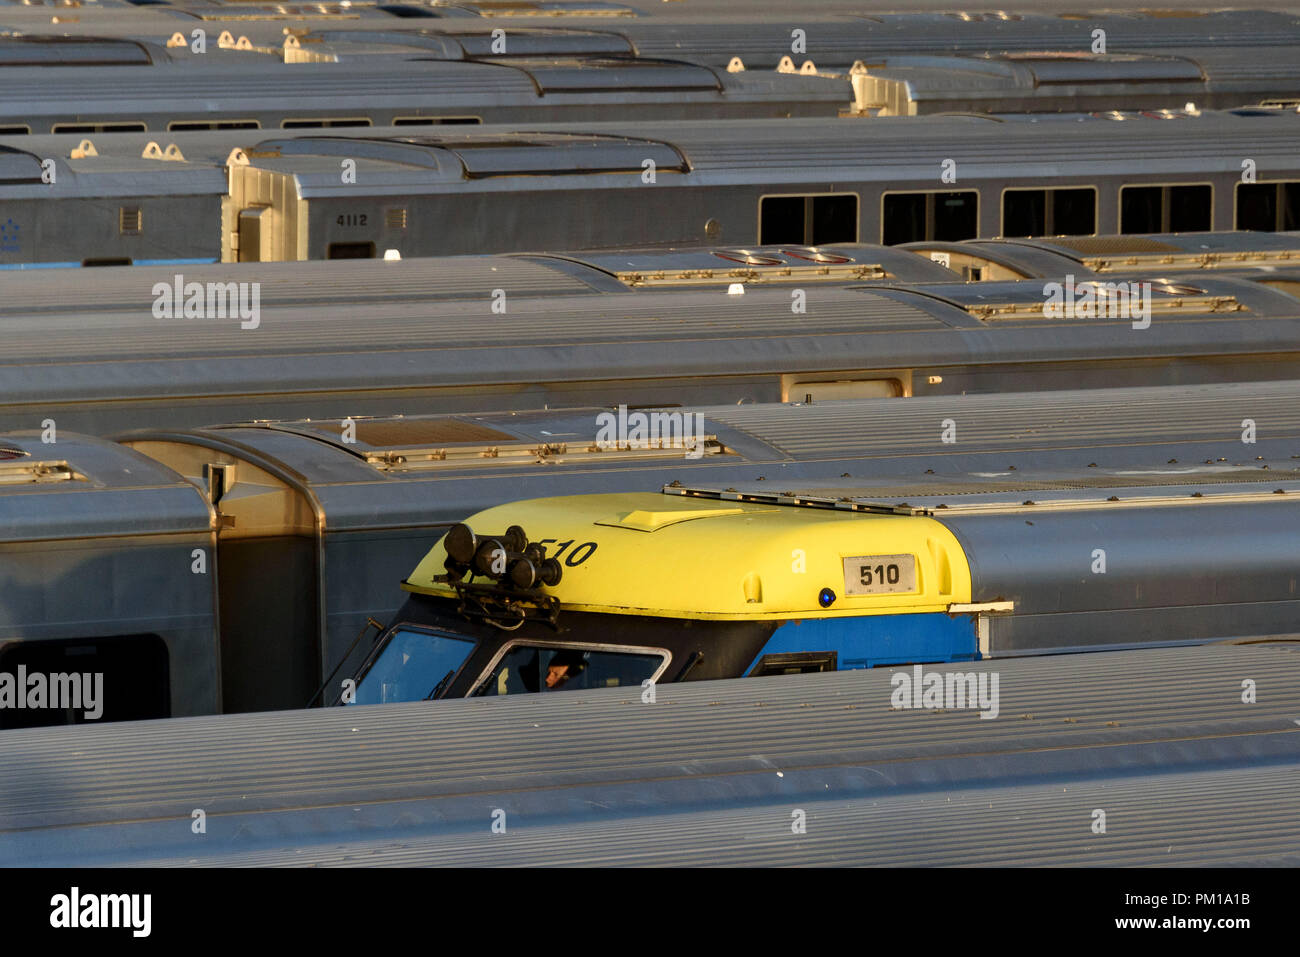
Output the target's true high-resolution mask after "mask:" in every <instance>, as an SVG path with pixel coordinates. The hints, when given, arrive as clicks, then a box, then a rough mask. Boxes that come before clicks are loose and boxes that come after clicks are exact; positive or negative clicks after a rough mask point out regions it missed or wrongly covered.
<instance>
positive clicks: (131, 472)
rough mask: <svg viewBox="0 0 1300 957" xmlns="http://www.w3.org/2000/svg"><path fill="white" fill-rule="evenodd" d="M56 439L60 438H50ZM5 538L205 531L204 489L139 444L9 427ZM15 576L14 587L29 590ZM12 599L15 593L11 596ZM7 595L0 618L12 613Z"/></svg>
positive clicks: (3, 486)
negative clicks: (141, 450)
mask: <svg viewBox="0 0 1300 957" xmlns="http://www.w3.org/2000/svg"><path fill="white" fill-rule="evenodd" d="M50 438H55V439H57V441H44V440H45V439H50ZM5 449H9V450H21V451H22V452H23V453H25V454H22V455H14V454H13V452H12V451H10V452H8V453H6V454H5V455H3V456H0V542H5V543H10V542H30V541H54V540H58V539H73V540H76V541H80V542H81V543H82V544H83V545H84V544H85V541H86V540H87V539H92V538H95V537H100V536H118V537H123V538H125V537H129V536H151V535H166V534H175V533H178V532H195V531H199V532H206V531H207V530H208V529H209V528H210V527H211V526H212V523H213V521H214V519H213V518H212V509H211V507H210V506H209V505H208V503H207V501H206V500H205V499H204V497H203V493H202V492H200V491H199V490H198V489H197V488H195V487H194V486H193V485H191V484H190V483H189V482H187V481H185V479H183V478H182V477H181V476H180V475H178V474H177V473H175V472H173V471H172V470H171V469H169V468H166V467H165V466H163V465H160V464H159V463H158V462H156V461H153V460H152V459H149V458H147V457H145V456H144V455H141V454H140V453H138V452H135V451H133V450H132V449H129V448H126V447H125V446H122V445H116V444H113V443H111V442H107V441H104V440H103V439H97V438H93V437H91V436H86V435H77V434H75V433H70V432H64V431H55V432H51V431H50V430H48V429H46V430H45V431H44V432H7V433H5V442H4V444H3V445H0V451H4V450H5ZM23 584H24V583H22V582H20V581H15V580H10V581H9V582H8V586H9V587H12V588H22V587H23ZM10 597H12V596H10ZM4 599H5V596H4V595H3V594H0V619H2V618H4V617H5V613H4V612H5V607H4V606H5V601H4Z"/></svg>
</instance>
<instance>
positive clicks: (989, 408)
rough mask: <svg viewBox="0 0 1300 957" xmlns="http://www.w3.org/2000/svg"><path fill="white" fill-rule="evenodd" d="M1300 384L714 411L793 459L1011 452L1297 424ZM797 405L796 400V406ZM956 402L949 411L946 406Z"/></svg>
mask: <svg viewBox="0 0 1300 957" xmlns="http://www.w3.org/2000/svg"><path fill="white" fill-rule="evenodd" d="M1295 389H1296V386H1295V385H1294V384H1293V383H1288V382H1251V383H1224V384H1218V385H1213V386H1186V387H1179V388H1178V389H1176V390H1168V391H1165V392H1160V393H1158V394H1159V395H1160V397H1161V401H1160V414H1159V415H1158V416H1157V415H1151V414H1148V412H1147V411H1146V410H1145V409H1144V408H1143V407H1142V406H1141V405H1139V404H1135V403H1140V402H1141V401H1142V400H1141V393H1143V392H1144V391H1145V390H1141V389H1133V390H1130V389H1113V390H1112V389H1104V390H1098V391H1066V392H1040V393H1037V394H1033V395H1031V394H1028V393H1013V394H1010V395H965V396H961V397H960V399H958V398H957V397H952V398H945V397H941V396H928V397H924V398H917V399H909V400H907V401H905V402H889V401H884V402H879V401H876V402H867V403H862V404H858V403H847V402H823V403H816V404H814V405H800V406H776V405H746V406H736V407H735V408H734V409H731V410H722V409H719V410H716V411H714V410H711V411H710V416H709V417H710V419H712V420H714V421H717V422H721V423H724V424H726V425H729V426H732V427H734V428H738V429H743V430H744V431H746V432H749V433H751V434H753V435H758V436H762V437H763V440H764V441H766V442H768V443H770V444H771V445H773V446H774V447H776V448H778V449H780V450H781V451H783V452H785V453H786V454H788V455H791V456H793V457H796V458H802V457H805V456H809V457H811V456H815V455H824V454H825V453H826V451H827V450H828V449H836V450H838V451H839V452H841V453H843V454H846V455H852V454H858V455H888V456H904V455H928V456H934V455H936V453H938V452H941V451H947V450H948V449H949V448H951V449H952V450H953V451H958V452H960V451H963V450H969V449H970V448H971V447H978V448H979V449H980V450H981V451H991V450H993V449H998V450H1002V451H1008V452H1009V451H1013V450H1017V449H1034V448H1048V447H1059V446H1062V445H1080V444H1091V443H1096V442H1104V441H1106V440H1107V439H1110V440H1118V439H1121V438H1122V439H1123V441H1125V442H1126V443H1142V444H1145V445H1148V446H1150V447H1153V448H1158V447H1159V446H1160V445H1161V444H1162V443H1170V442H1180V441H1190V440H1192V439H1193V438H1196V439H1201V438H1205V437H1207V436H1211V435H1221V436H1222V437H1223V438H1225V439H1229V438H1231V439H1235V440H1236V441H1238V442H1240V439H1241V433H1242V424H1241V423H1242V420H1243V419H1245V418H1250V419H1253V420H1254V421H1255V423H1256V426H1257V428H1258V429H1259V431H1260V432H1266V431H1270V430H1273V429H1277V430H1279V431H1285V432H1289V433H1292V434H1294V432H1295V430H1297V429H1300V402H1297V401H1296V399H1297V396H1296V391H1295ZM1149 394H1150V395H1151V397H1153V398H1154V397H1155V395H1156V394H1157V393H1156V392H1155V390H1152V392H1151V393H1149ZM791 409H796V410H797V411H796V412H795V414H791V411H790V410H791ZM946 410H950V411H946ZM949 417H951V418H953V420H954V423H955V426H956V438H957V441H956V442H955V443H953V444H952V445H951V446H939V445H937V443H938V442H939V436H940V432H941V431H942V429H943V426H942V424H941V423H942V420H943V419H945V418H949ZM1244 450H1245V447H1244V446H1243V453H1242V454H1243V455H1245V451H1244Z"/></svg>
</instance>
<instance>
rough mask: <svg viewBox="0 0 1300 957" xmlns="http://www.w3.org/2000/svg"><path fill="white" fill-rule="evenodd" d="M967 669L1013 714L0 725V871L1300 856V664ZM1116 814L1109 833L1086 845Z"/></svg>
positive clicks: (730, 707) (581, 707) (536, 700)
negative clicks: (77, 864) (0, 776)
mask: <svg viewBox="0 0 1300 957" xmlns="http://www.w3.org/2000/svg"><path fill="white" fill-rule="evenodd" d="M936 670H950V669H948V668H938V669H936ZM956 670H960V671H977V672H978V671H997V672H998V674H999V676H1000V687H999V690H1000V696H1001V714H1000V716H999V717H998V718H997V719H995V720H982V719H981V718H980V717H979V715H978V713H977V712H975V711H971V710H963V711H946V712H935V711H918V710H910V709H907V710H892V709H891V707H890V695H891V690H892V689H891V684H890V678H891V670H890V669H880V670H876V671H866V672H852V673H840V674H832V675H802V676H794V677H787V678H768V679H752V680H733V681H728V682H705V683H699V684H693V685H692V684H687V685H667V686H663V687H661V688H659V689H658V700H657V702H656V703H654V704H643V703H642V702H641V701H640V691H639V689H605V690H602V691H597V692H581V693H572V694H564V695H554V696H546V697H533V696H526V697H520V698H503V699H470V700H464V701H453V702H444V703H439V704H436V705H431V704H426V703H419V704H406V705H391V706H381V707H370V708H356V709H343V710H327V711H316V712H286V713H280V714H264V715H238V716H227V717H218V718H199V719H185V720H175V721H164V722H150V723H141V724H120V725H106V726H100V727H93V726H89V727H88V726H80V727H74V728H52V729H39V730H32V731H22V732H5V733H2V734H0V761H2V762H3V765H4V767H5V768H6V769H7V779H8V781H9V782H10V783H9V785H8V786H7V787H6V788H5V789H4V790H3V791H2V792H0V828H3V832H0V854H3V855H4V859H6V860H9V861H11V862H15V863H28V862H32V863H34V862H42V861H47V860H51V859H58V860H62V861H64V862H67V861H75V860H83V861H88V860H93V861H95V862H96V863H108V862H111V861H129V860H134V861H136V862H140V861H146V860H166V861H169V862H172V863H185V862H208V861H225V862H244V863H250V862H258V863H310V862H314V861H332V862H335V863H341V862H345V861H346V862H350V863H368V864H374V863H403V862H405V863H417V862H418V863H461V862H464V863H470V862H472V863H489V862H491V863H511V864H531V863H562V862H578V863H595V862H600V863H688V862H689V863H703V864H726V863H786V864H793V863H815V862H821V863H830V862H838V863H853V864H904V863H908V864H947V865H951V864H970V863H1103V862H1105V863H1135V864H1136V863H1180V864H1187V863H1204V862H1210V861H1238V862H1240V861H1248V860H1256V861H1258V860H1261V859H1264V858H1268V857H1271V856H1277V855H1284V856H1289V857H1291V858H1295V857H1296V855H1297V854H1300V814H1297V813H1296V812H1297V810H1298V809H1300V797H1297V795H1298V794H1300V792H1298V791H1297V790H1296V788H1295V783H1296V779H1297V762H1298V761H1300V729H1298V728H1297V727H1296V724H1295V720H1294V719H1295V715H1296V714H1300V653H1297V651H1296V646H1294V645H1282V646H1277V645H1270V646H1258V645H1255V646H1250V645H1247V646H1240V645H1220V646H1208V647H1201V648H1174V649H1160V650H1154V651H1144V652H1120V653H1110V654H1102V655H1078V656H1062V657H1055V658H1040V659H1020V660H1011V661H1003V662H999V663H996V665H995V664H993V663H981V664H975V665H967V666H961V667H959V668H957V669H956ZM1243 677H1251V678H1254V679H1255V680H1256V681H1257V682H1258V683H1259V689H1260V694H1259V698H1258V701H1257V703H1255V704H1250V705H1245V704H1243V703H1242V701H1241V698H1240V694H1241V680H1242V678H1243ZM777 772H780V775H779V776H778V773H777ZM498 802H501V803H498ZM1207 804H1208V806H1207ZM496 806H499V807H504V808H506V809H507V810H508V814H509V815H510V822H511V823H510V826H509V830H508V832H507V835H504V836H503V835H494V834H491V833H490V831H489V825H490V814H491V809H492V808H493V807H496ZM195 807H202V808H204V809H205V811H206V812H207V815H208V833H207V834H206V835H205V836H204V837H203V838H202V839H201V840H200V839H195V840H190V839H189V833H188V831H189V829H188V823H189V818H190V811H191V810H192V809H193V808H195ZM1097 807H1102V808H1105V809H1107V813H1108V815H1109V817H1110V823H1109V830H1108V833H1107V835H1106V836H1105V837H1104V838H1100V837H1094V836H1093V835H1092V834H1091V833H1090V829H1089V825H1090V823H1091V819H1090V815H1091V813H1092V810H1093V809H1094V808H1097ZM791 808H805V809H807V810H808V812H809V823H808V830H809V833H808V834H807V835H803V836H795V835H792V834H791V832H790V819H791V818H790V809H791ZM1215 811H1218V812H1219V813H1214V812H1215ZM670 813H671V818H667V817H666V816H667V815H668V814H670ZM669 821H671V822H673V823H674V824H680V826H673V827H666V825H667V824H668V823H669ZM93 824H98V825H101V826H99V827H88V826H86V825H93ZM70 827H75V828H76V831H75V832H68V831H66V830H64V829H66V828H70ZM70 833H75V835H76V838H75V842H73V843H68V838H69V834H70ZM66 847H71V848H74V850H72V851H71V852H69V851H67V850H64V848H66ZM100 855H102V856H100Z"/></svg>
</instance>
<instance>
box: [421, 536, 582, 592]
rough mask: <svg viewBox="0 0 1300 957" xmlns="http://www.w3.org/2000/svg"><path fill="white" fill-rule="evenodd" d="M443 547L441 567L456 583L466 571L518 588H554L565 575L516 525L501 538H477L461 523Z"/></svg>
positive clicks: (562, 569)
mask: <svg viewBox="0 0 1300 957" xmlns="http://www.w3.org/2000/svg"><path fill="white" fill-rule="evenodd" d="M442 545H443V548H445V549H446V550H447V560H446V562H444V563H443V564H444V565H445V566H446V568H447V571H448V573H449V574H450V575H451V576H452V578H453V579H454V580H457V581H459V580H461V579H463V578H464V577H465V574H466V573H467V572H468V573H469V574H471V575H482V576H484V577H485V578H491V579H493V580H494V581H498V582H501V583H502V584H507V583H509V584H512V585H514V586H515V587H516V588H521V589H530V588H536V587H537V586H538V585H546V586H548V587H551V588H554V587H555V586H556V585H558V584H559V583H560V578H561V577H562V576H563V574H564V568H563V567H562V566H561V565H560V563H559V562H558V561H557V560H556V559H554V558H547V557H546V551H545V549H543V548H542V546H541V545H538V544H536V543H535V542H534V543H530V542H529V541H528V536H527V535H525V534H524V530H523V529H522V528H520V527H519V526H518V525H511V526H510V527H509V528H507V529H506V532H505V534H504V535H488V536H479V535H475V534H474V530H473V529H472V528H470V527H469V526H468V525H466V524H464V523H463V522H462V523H461V524H459V525H455V526H453V527H452V528H451V530H450V531H448V532H447V535H446V537H445V538H443V540H442Z"/></svg>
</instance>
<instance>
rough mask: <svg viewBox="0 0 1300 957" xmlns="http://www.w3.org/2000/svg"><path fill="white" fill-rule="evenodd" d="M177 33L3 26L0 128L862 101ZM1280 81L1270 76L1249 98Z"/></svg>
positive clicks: (403, 50) (766, 84) (448, 50)
mask: <svg viewBox="0 0 1300 957" xmlns="http://www.w3.org/2000/svg"><path fill="white" fill-rule="evenodd" d="M181 27H183V25H182V24H177V28H178V29H179V28H181ZM237 29H238V28H237ZM176 37H177V39H176V40H175V41H173V42H172V43H168V44H167V45H164V44H163V43H161V42H152V41H151V42H145V41H132V40H125V39H110V38H84V39H81V38H76V37H42V36H0V70H2V71H3V77H4V81H5V82H4V84H3V85H2V86H0V133H5V134H8V135H14V134H20V135H21V134H25V133H31V134H43V133H75V134H82V135H85V134H95V133H108V132H149V133H153V134H155V135H158V134H162V133H168V132H180V131H186V130H230V131H238V130H259V129H261V130H279V129H286V130H293V129H312V128H316V129H324V128H335V127H350V126H399V127H401V126H410V127H415V128H417V129H418V128H422V127H433V128H437V127H440V126H445V125H449V124H451V125H464V124H479V123H538V122H543V123H545V122H588V121H596V120H621V121H624V122H626V121H629V120H636V119H645V120H651V119H663V120H678V119H689V118H700V119H706V118H711V119H721V118H726V117H732V118H739V117H754V118H768V117H781V118H785V117H790V116H826V117H835V116H838V115H839V114H840V113H842V112H846V111H848V110H849V109H850V104H851V101H852V99H853V89H852V85H851V82H850V80H849V78H848V76H847V75H845V74H840V73H837V74H834V75H827V76H820V75H815V74H809V73H802V74H801V73H782V72H777V71H728V70H726V69H725V68H723V67H712V66H704V65H697V64H694V63H689V62H686V61H682V60H673V59H665V58H653V57H639V56H636V55H635V54H634V53H633V52H632V51H631V49H630V48H629V46H628V44H627V43H626V42H625V41H620V40H618V39H617V38H615V37H602V36H601V35H600V34H593V35H585V36H584V35H582V34H568V33H563V32H555V31H551V32H536V31H519V32H518V33H517V34H515V35H513V36H512V37H507V38H506V40H505V43H506V44H507V45H506V46H504V47H503V48H502V49H501V50H500V53H499V54H497V53H494V52H493V49H492V48H493V47H494V46H500V44H499V43H494V42H493V38H492V37H491V36H490V35H489V34H486V33H485V34H484V35H483V36H482V40H483V41H484V42H481V43H475V42H473V38H468V37H467V38H463V39H462V40H460V41H456V40H452V39H439V38H437V37H421V36H415V35H413V36H409V37H394V36H391V35H378V34H374V35H358V34H350V33H346V32H343V33H341V34H328V35H326V36H322V37H311V38H303V40H301V41H300V40H299V37H298V35H297V34H296V33H295V34H290V35H288V36H287V37H280V38H279V39H278V40H277V41H275V43H274V45H273V46H260V45H258V46H255V45H253V44H252V43H251V41H249V39H248V38H247V37H246V36H243V35H240V36H239V37H238V38H236V37H234V36H233V35H232V34H231V33H230V32H229V31H223V32H222V33H221V34H220V35H218V34H217V33H215V32H214V33H213V34H212V36H211V39H210V41H208V42H209V43H210V47H208V48H207V49H205V50H204V51H203V52H201V53H196V52H192V51H191V49H190V47H189V46H188V43H189V34H188V32H185V33H178V34H176ZM510 43H513V44H514V50H513V51H512V50H511V49H510V47H509V46H508V44H510ZM87 90H95V91H102V95H100V96H93V97H88V96H87V93H86V91H87ZM1284 92H1285V90H1278V89H1275V88H1274V85H1273V84H1272V83H1271V82H1269V83H1265V84H1264V85H1262V86H1260V87H1258V88H1257V89H1256V91H1255V96H1254V100H1249V99H1248V100H1243V102H1247V101H1249V102H1255V101H1257V100H1258V99H1259V98H1260V97H1263V96H1276V95H1281V94H1282V93H1284ZM1176 105H1179V106H1181V103H1179V104H1176Z"/></svg>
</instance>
